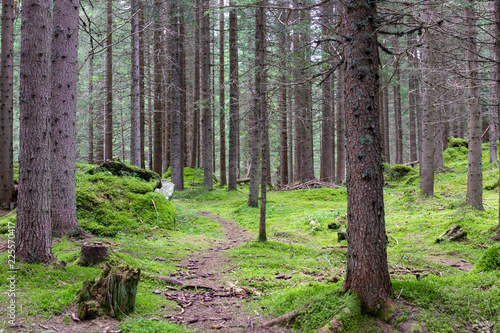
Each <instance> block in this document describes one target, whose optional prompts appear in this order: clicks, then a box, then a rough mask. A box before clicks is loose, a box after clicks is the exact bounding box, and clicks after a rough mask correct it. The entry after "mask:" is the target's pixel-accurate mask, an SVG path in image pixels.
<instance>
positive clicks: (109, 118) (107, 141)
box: [104, 0, 113, 160]
mask: <svg viewBox="0 0 500 333" xmlns="http://www.w3.org/2000/svg"><path fill="white" fill-rule="evenodd" d="M106 8H107V9H106V12H107V19H108V21H107V34H108V35H107V38H106V47H107V48H106V110H105V117H104V160H111V159H113V32H112V31H113V2H112V0H107V7H106Z"/></svg>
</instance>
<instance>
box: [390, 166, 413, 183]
mask: <svg viewBox="0 0 500 333" xmlns="http://www.w3.org/2000/svg"><path fill="white" fill-rule="evenodd" d="M416 173H417V172H416V171H415V169H413V168H412V167H411V166H408V165H402V164H394V165H393V166H391V167H390V168H389V172H388V173H387V176H388V178H389V179H401V178H403V177H404V176H406V175H409V174H416Z"/></svg>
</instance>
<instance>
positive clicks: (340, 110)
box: [335, 63, 346, 183]
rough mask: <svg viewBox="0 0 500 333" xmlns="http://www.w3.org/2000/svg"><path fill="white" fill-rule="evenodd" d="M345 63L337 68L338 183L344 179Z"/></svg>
mask: <svg viewBox="0 0 500 333" xmlns="http://www.w3.org/2000/svg"><path fill="white" fill-rule="evenodd" d="M345 75H346V70H345V63H343V64H341V65H340V66H339V67H338V69H337V168H336V169H337V170H336V171H337V176H336V177H335V179H336V180H337V182H339V183H343V182H344V181H345V153H346V151H345V108H346V105H345V94H344V83H345V81H344V80H345Z"/></svg>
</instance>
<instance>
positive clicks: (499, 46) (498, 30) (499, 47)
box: [493, 0, 500, 234]
mask: <svg viewBox="0 0 500 333" xmlns="http://www.w3.org/2000/svg"><path fill="white" fill-rule="evenodd" d="M493 12H494V13H495V21H494V22H495V59H496V66H495V67H496V76H495V83H496V95H497V104H496V109H497V112H498V120H499V124H498V129H499V130H500V102H499V101H498V97H500V0H495V10H494V11H493ZM499 208H500V207H499ZM497 234H500V209H499V214H498V226H497Z"/></svg>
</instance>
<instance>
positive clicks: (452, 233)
mask: <svg viewBox="0 0 500 333" xmlns="http://www.w3.org/2000/svg"><path fill="white" fill-rule="evenodd" d="M466 237H467V231H465V230H464V229H462V228H461V227H460V226H459V225H455V226H453V227H450V228H448V230H446V231H445V232H444V233H442V234H441V235H440V236H439V237H438V239H436V243H441V242H444V241H445V240H446V239H448V240H449V241H452V242H456V241H459V240H462V239H464V238H466Z"/></svg>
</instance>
